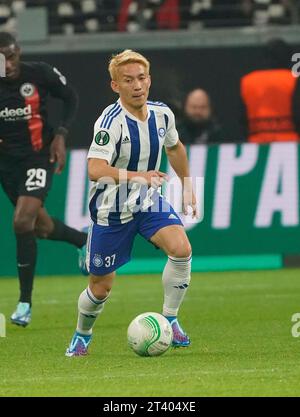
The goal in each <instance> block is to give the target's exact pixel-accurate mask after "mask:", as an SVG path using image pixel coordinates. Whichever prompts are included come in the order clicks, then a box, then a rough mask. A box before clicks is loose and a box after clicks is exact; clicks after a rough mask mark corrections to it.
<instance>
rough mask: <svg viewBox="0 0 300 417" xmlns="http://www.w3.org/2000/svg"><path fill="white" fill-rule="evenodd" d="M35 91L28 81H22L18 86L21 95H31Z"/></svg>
mask: <svg viewBox="0 0 300 417" xmlns="http://www.w3.org/2000/svg"><path fill="white" fill-rule="evenodd" d="M34 91H35V86H34V85H33V84H30V83H24V84H22V85H21V87H20V94H21V96H22V97H31V96H33V94H34Z"/></svg>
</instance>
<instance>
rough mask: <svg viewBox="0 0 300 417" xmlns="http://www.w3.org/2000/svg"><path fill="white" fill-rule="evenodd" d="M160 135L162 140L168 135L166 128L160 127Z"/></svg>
mask: <svg viewBox="0 0 300 417" xmlns="http://www.w3.org/2000/svg"><path fill="white" fill-rule="evenodd" d="M158 134H159V136H160V137H161V138H163V137H164V136H165V135H166V129H165V128H164V127H160V128H159V129H158Z"/></svg>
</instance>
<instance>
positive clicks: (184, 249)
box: [168, 241, 192, 258]
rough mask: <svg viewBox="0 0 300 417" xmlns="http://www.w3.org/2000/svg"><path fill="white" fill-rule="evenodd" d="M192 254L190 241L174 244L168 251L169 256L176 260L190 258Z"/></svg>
mask: <svg viewBox="0 0 300 417" xmlns="http://www.w3.org/2000/svg"><path fill="white" fill-rule="evenodd" d="M191 253H192V247H191V245H190V243H189V241H185V242H174V243H173V244H172V245H171V246H170V248H169V250H168V255H169V256H172V257H174V258H188V257H189V256H190V255H191Z"/></svg>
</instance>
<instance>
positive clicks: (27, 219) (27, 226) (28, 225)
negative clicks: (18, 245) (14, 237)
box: [14, 214, 35, 233]
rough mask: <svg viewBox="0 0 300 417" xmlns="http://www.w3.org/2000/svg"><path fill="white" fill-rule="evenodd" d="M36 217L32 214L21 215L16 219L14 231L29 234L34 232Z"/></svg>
mask: <svg viewBox="0 0 300 417" xmlns="http://www.w3.org/2000/svg"><path fill="white" fill-rule="evenodd" d="M34 220H35V219H34V217H33V216H31V215H30V214H19V215H17V216H15V217H14V231H15V232H16V233H27V232H32V231H34Z"/></svg>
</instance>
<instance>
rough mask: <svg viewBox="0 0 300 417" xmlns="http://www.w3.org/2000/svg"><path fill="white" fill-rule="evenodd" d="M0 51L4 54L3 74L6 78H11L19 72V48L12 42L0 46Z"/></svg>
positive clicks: (15, 76)
mask: <svg viewBox="0 0 300 417" xmlns="http://www.w3.org/2000/svg"><path fill="white" fill-rule="evenodd" d="M0 53H1V54H3V55H4V56H5V74H6V77H5V78H7V79H9V80H13V79H15V78H17V77H18V75H19V73H20V49H19V47H18V46H16V45H14V44H12V45H9V46H5V47H3V48H0Z"/></svg>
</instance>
